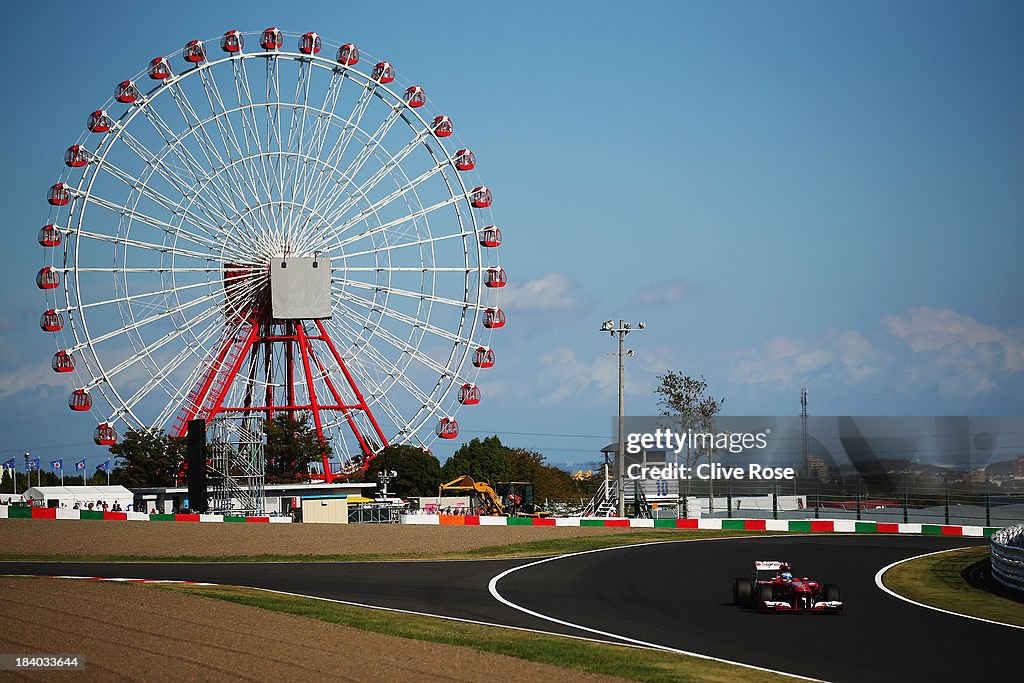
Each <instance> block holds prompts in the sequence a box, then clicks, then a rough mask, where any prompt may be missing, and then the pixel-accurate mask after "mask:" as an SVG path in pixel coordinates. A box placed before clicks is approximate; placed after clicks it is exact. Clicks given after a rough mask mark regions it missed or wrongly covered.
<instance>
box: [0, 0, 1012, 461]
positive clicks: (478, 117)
mask: <svg viewBox="0 0 1024 683" xmlns="http://www.w3.org/2000/svg"><path fill="white" fill-rule="evenodd" d="M104 8H105V9H104V10H103V11H102V12H97V11H95V10H93V9H90V5H89V4H88V3H78V2H63V3H62V2H56V3H46V4H29V3H22V4H19V5H17V6H14V7H13V8H8V9H6V10H5V13H6V18H7V20H8V24H9V25H10V26H12V27H13V28H15V29H16V34H17V35H18V39H17V40H13V41H7V42H5V43H4V44H3V46H2V47H0V51H2V57H3V58H2V60H0V74H2V78H0V83H2V84H3V86H4V88H5V90H6V92H7V93H8V98H7V111H8V116H9V119H8V126H7V133H8V135H7V140H6V143H7V144H6V147H5V154H4V159H5V161H6V163H5V164H4V171H3V180H4V182H3V183H2V184H0V188H2V189H0V197H2V200H3V205H4V207H5V209H6V212H5V219H6V220H5V224H6V228H5V234H6V235H7V237H8V245H9V246H8V249H6V250H5V255H4V258H5V263H6V265H7V267H5V268H3V269H0V282H2V286H3V291H4V292H5V296H4V298H3V301H2V303H0V426H2V433H3V437H2V439H0V451H3V454H4V456H5V458H6V457H8V456H7V455H6V454H8V453H12V454H18V453H21V452H23V451H25V450H30V451H31V452H33V453H34V454H39V455H41V456H43V457H44V458H49V457H56V456H57V455H64V456H66V457H68V458H75V459H77V458H78V457H81V456H87V457H88V458H89V459H90V461H93V460H95V461H97V462H98V461H100V460H102V459H104V458H105V456H104V454H103V451H102V449H100V448H99V447H97V446H94V445H93V444H92V443H91V440H90V435H91V430H92V426H93V422H90V421H89V419H88V418H86V417H83V416H80V415H73V414H71V413H70V412H69V411H68V410H67V407H66V405H65V400H66V396H67V393H68V390H69V389H70V387H69V386H68V385H66V384H62V383H61V381H60V378H59V377H56V376H53V375H52V373H50V371H49V369H48V367H47V365H48V359H49V357H50V355H51V354H52V348H51V346H50V342H49V340H47V339H45V336H44V335H43V334H42V333H40V332H39V330H38V326H37V320H38V316H39V314H40V312H41V308H42V303H43V297H42V296H41V293H40V292H39V291H38V290H37V289H36V287H35V285H34V282H33V277H34V273H35V271H36V270H38V268H39V267H40V266H41V264H42V256H41V254H40V248H39V246H38V245H37V244H36V242H35V234H36V231H37V230H38V228H39V226H40V225H41V224H42V223H43V222H44V221H45V219H46V205H45V202H44V199H43V195H44V192H45V190H46V188H47V187H48V186H49V185H50V184H52V183H53V182H54V181H55V178H56V177H57V176H58V175H59V174H60V172H61V170H62V169H63V166H62V164H61V160H62V154H63V152H64V150H65V149H66V148H67V146H68V145H70V144H72V143H73V142H74V141H75V140H76V139H77V138H78V136H79V134H80V132H81V130H82V126H83V123H84V118H85V115H86V114H87V113H88V112H89V111H91V110H92V108H93V103H94V102H98V101H103V100H105V99H106V98H107V97H109V93H110V91H111V88H112V86H113V84H114V83H116V82H117V81H119V80H121V79H122V78H125V77H127V75H130V74H132V73H135V72H136V71H138V70H139V69H141V68H142V67H143V66H144V65H145V64H146V63H147V62H148V61H149V59H151V58H152V57H153V56H154V55H157V54H163V53H165V52H170V51H173V50H176V49H178V48H179V47H180V46H181V45H182V44H183V43H184V42H185V41H186V40H188V39H190V38H192V37H204V36H211V35H216V34H219V33H222V32H223V31H225V30H227V29H228V28H239V29H241V30H244V31H252V30H259V29H261V28H263V27H265V26H268V25H276V26H278V27H281V28H284V29H286V30H289V31H307V30H316V31H318V32H319V33H321V34H323V35H324V36H327V37H330V38H332V39H335V40H346V41H347V40H351V41H353V42H356V43H358V44H359V45H360V46H361V47H363V48H364V49H365V50H367V51H368V52H370V53H372V54H373V55H376V56H380V57H382V58H387V59H389V60H390V61H392V62H393V63H394V64H395V65H396V67H397V68H398V69H399V71H400V72H402V73H405V74H409V75H410V77H413V78H415V79H416V80H417V81H419V82H422V83H423V84H424V85H425V86H427V87H428V88H429V92H430V96H431V98H432V101H434V102H438V103H441V104H442V105H443V106H444V107H445V108H446V109H447V110H449V111H450V112H451V113H452V116H453V118H454V119H455V121H456V125H457V126H458V134H459V137H460V138H461V139H462V140H463V141H465V142H466V143H468V144H469V145H470V146H471V147H472V148H473V149H474V151H475V152H476V155H477V158H478V171H479V172H480V174H481V176H482V177H483V178H484V179H485V180H486V182H487V184H488V185H489V186H490V187H491V188H492V190H493V191H494V195H495V203H494V206H493V213H494V216H495V217H496V219H497V221H498V224H499V225H501V227H502V229H503V231H504V232H505V235H506V243H505V244H504V245H503V246H502V265H503V266H504V267H505V269H506V270H507V271H508V272H509V275H510V285H509V287H508V288H507V289H506V292H505V294H506V296H505V297H504V298H503V299H502V302H501V305H502V307H503V308H504V309H505V310H506V313H507V314H508V316H509V324H508V325H507V326H506V327H505V328H504V329H503V330H500V331H499V333H498V334H496V336H495V338H494V343H493V345H494V348H495V349H496V351H497V353H498V354H499V355H498V358H499V362H498V364H497V366H496V367H495V368H494V369H493V370H492V371H489V372H488V374H486V375H482V376H481V378H480V385H481V387H482V389H483V391H484V396H485V400H484V402H483V403H481V404H480V405H479V406H474V407H472V408H466V409H464V410H463V411H461V412H460V413H459V422H460V424H461V426H462V436H464V437H465V438H471V437H473V436H485V435H488V434H493V433H498V434H500V435H502V439H503V441H505V442H506V443H509V444H512V445H520V446H525V447H530V448H536V449H538V450H541V451H543V452H544V453H545V454H546V455H547V456H548V459H549V460H550V461H552V462H555V463H557V464H562V465H564V464H565V463H566V462H567V461H572V462H579V463H581V464H582V463H587V462H591V461H593V460H594V459H595V457H596V450H597V449H599V448H600V447H601V446H602V445H604V443H606V442H607V440H608V438H609V437H608V435H609V432H610V430H609V426H610V420H609V418H610V417H611V415H612V414H613V412H614V411H615V406H616V396H615V365H614V359H613V358H610V357H609V356H608V355H607V354H608V352H610V351H612V350H614V343H613V340H612V339H611V338H610V337H608V336H607V335H600V334H598V333H597V328H598V327H599V326H600V323H601V321H602V320H604V319H606V318H619V317H625V318H627V319H629V320H632V321H634V322H635V321H638V320H644V321H646V322H647V324H648V329H647V330H645V331H644V332H641V333H637V334H635V335H631V336H630V338H629V342H630V346H631V347H633V348H634V349H635V350H636V353H637V355H636V356H635V357H634V358H631V359H630V360H629V361H628V369H627V382H628V391H627V411H628V412H629V413H631V414H650V413H653V412H654V411H655V410H656V408H655V400H654V395H653V393H652V391H653V389H654V386H655V383H656V382H655V375H657V374H659V373H662V372H665V371H666V370H670V369H674V370H682V371H684V372H686V373H689V374H703V375H704V376H705V377H706V378H707V380H708V382H709V384H710V385H711V388H712V390H713V391H714V393H716V394H718V395H724V396H725V397H726V412H727V413H730V414H737V415H741V414H765V415H788V414H793V413H796V412H798V411H799V391H800V387H801V386H807V387H808V388H809V391H810V397H811V410H812V412H813V413H815V414H818V415H825V414H831V415H835V414H873V415H927V414H973V415H979V414H999V415H1019V414H1024V398H1022V397H1024V391H1022V389H1024V305H1022V303H1024V302H1022V292H1024V269H1022V268H1021V267H1020V258H1021V254H1022V253H1024V236H1022V234H1024V230H1022V228H1024V225H1022V223H1024V218H1022V217H1024V192H1022V191H1021V188H1024V126H1021V118H1020V117H1021V112H1022V111H1024V91H1022V89H1021V87H1020V84H1021V83H1024V44H1022V43H1021V41H1020V40H1019V37H1020V35H1021V32H1022V29H1024V6H1022V5H1020V4H1019V3H1012V2H1006V3H1004V2H986V3H982V4H978V3H960V2H901V3H898V4H893V3H885V2H858V3H818V2H784V3H755V2H716V3H711V2H706V3H696V2H640V3H630V4H629V5H628V6H627V4H624V3H609V2H586V3H583V2H564V3H550V2H548V3H541V2H518V3H514V4H505V3H501V4H499V3H493V4H490V3H479V2H472V3H470V2H445V3H414V2H394V3H389V4H388V5H386V6H385V5H380V4H376V3H344V4H340V3H336V2H330V3H327V2H324V3H318V2H304V3H301V4H295V5H290V4H288V3H279V2H245V3H209V2H175V3H172V4H170V5H168V4H166V3H165V4H159V5H151V4H140V3H129V2H116V1H115V2H108V3H105V4H104ZM575 435H578V436H575ZM449 446H450V445H447V444H446V447H438V448H436V449H435V452H437V454H438V455H439V456H441V457H442V458H443V457H444V456H446V455H447V454H448V453H449V452H450V451H451V447H449Z"/></svg>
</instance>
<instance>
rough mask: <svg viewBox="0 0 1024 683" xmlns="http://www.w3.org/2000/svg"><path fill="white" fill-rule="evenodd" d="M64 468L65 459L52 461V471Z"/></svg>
mask: <svg viewBox="0 0 1024 683" xmlns="http://www.w3.org/2000/svg"><path fill="white" fill-rule="evenodd" d="M62 467H64V459H63V458H61V459H60V460H51V461H50V469H51V470H59V469H61V468H62Z"/></svg>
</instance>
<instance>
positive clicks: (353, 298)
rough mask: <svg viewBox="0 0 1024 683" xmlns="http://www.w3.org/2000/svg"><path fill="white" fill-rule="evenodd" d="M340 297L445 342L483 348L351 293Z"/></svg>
mask: <svg viewBox="0 0 1024 683" xmlns="http://www.w3.org/2000/svg"><path fill="white" fill-rule="evenodd" d="M340 296H341V298H342V299H343V300H344V301H347V302H349V303H352V304H356V305H358V306H361V307H363V308H365V309H366V310H367V311H370V312H372V313H377V314H380V315H384V316H387V317H388V318H391V319H392V320H394V321H396V322H400V323H403V324H406V325H409V326H410V327H412V328H415V329H422V330H423V331H424V332H429V333H431V334H433V335H435V336H437V337H439V338H441V339H443V340H445V341H448V342H452V343H455V344H464V345H468V346H471V347H474V348H475V347H477V346H485V344H484V343H483V342H477V341H474V340H473V339H472V338H470V337H464V336H462V335H461V334H457V333H454V332H451V331H449V330H447V329H445V328H442V327H437V326H436V325H431V324H430V322H429V321H428V320H423V319H421V318H415V317H413V316H411V315H407V314H405V313H402V312H400V311H396V310H395V309H393V308H389V307H387V306H380V305H377V304H375V303H374V302H373V301H371V300H370V299H366V298H363V297H361V296H358V295H356V294H353V293H352V292H341V294H340Z"/></svg>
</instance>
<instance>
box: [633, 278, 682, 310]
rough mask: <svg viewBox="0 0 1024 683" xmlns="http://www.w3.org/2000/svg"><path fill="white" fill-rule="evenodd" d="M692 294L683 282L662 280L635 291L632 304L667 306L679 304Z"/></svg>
mask: <svg viewBox="0 0 1024 683" xmlns="http://www.w3.org/2000/svg"><path fill="white" fill-rule="evenodd" d="M692 292H693V288H692V287H691V286H690V285H689V284H687V283H686V282H684V281H683V280H663V281H661V282H655V283H652V284H650V285H647V286H645V287H643V288H642V289H640V290H637V292H636V293H635V294H634V295H633V303H634V305H637V306H650V307H654V306H667V305H670V304H676V303H679V302H680V301H682V300H683V298H684V297H686V296H687V295H689V294H690V293H692Z"/></svg>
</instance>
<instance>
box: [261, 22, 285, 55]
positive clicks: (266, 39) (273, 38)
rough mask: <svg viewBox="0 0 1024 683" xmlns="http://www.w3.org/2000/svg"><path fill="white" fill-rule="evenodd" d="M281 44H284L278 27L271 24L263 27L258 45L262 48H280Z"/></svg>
mask: <svg viewBox="0 0 1024 683" xmlns="http://www.w3.org/2000/svg"><path fill="white" fill-rule="evenodd" d="M282 45H284V36H282V35H281V30H280V29H277V28H275V27H273V26H271V27H270V28H268V29H264V31H263V35H262V36H260V47H262V48H263V49H264V50H280V49H281V46H282Z"/></svg>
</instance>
